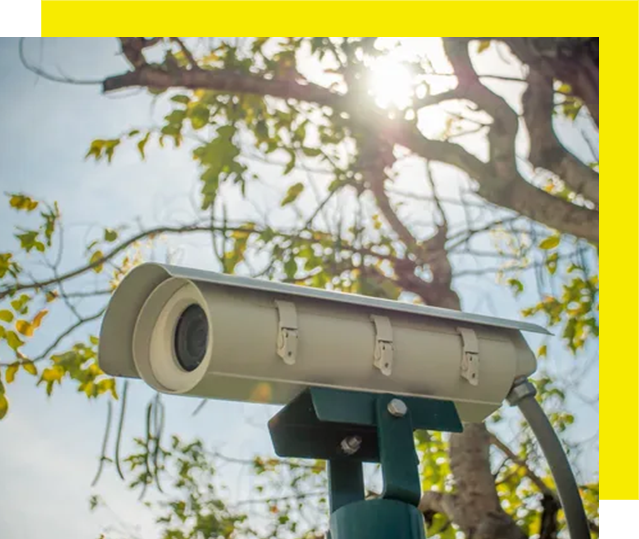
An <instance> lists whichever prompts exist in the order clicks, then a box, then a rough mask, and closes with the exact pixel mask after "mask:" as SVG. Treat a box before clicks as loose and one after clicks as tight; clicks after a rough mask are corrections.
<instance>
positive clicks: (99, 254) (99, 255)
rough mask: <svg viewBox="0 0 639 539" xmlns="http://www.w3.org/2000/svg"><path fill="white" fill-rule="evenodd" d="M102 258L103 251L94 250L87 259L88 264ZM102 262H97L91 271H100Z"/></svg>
mask: <svg viewBox="0 0 639 539" xmlns="http://www.w3.org/2000/svg"><path fill="white" fill-rule="evenodd" d="M103 258H104V253H102V251H96V252H95V253H93V254H92V255H91V258H90V259H89V264H96V263H97V262H98V261H99V260H102V259H103ZM103 266H104V264H102V263H100V264H97V265H96V266H95V267H94V268H93V271H95V272H96V273H100V272H101V271H102V268H103Z"/></svg>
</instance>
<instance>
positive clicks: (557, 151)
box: [522, 67, 599, 203]
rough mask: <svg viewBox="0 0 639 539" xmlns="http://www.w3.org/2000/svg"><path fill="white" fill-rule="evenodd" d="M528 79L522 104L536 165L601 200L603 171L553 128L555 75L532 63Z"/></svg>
mask: <svg viewBox="0 0 639 539" xmlns="http://www.w3.org/2000/svg"><path fill="white" fill-rule="evenodd" d="M527 81H528V87H527V88H526V91H525V92H524V95H523V97H522V105H523V115H524V120H525V122H526V127H527V128H528V133H529V135H530V154H529V156H528V158H529V160H530V162H531V163H532V165H533V166H534V167H536V168H544V169H546V170H549V171H551V172H553V173H555V174H556V175H557V176H559V177H560V178H561V179H562V180H563V181H564V182H565V183H566V185H567V186H568V187H569V188H570V189H571V190H572V191H574V192H575V193H578V194H581V195H583V196H585V197H586V198H587V199H588V200H591V201H592V202H594V203H598V202H599V174H597V173H596V172H595V171H594V170H592V169H591V168H590V167H589V166H587V165H585V164H584V163H582V162H581V161H579V160H578V159H577V158H576V157H575V156H574V155H573V154H572V153H570V152H569V151H568V150H567V149H566V148H565V147H564V146H563V144H561V142H560V141H559V139H558V138H557V135H556V134H555V130H554V129H553V125H552V115H553V107H554V91H553V80H552V78H551V77H548V76H547V75H544V74H543V73H542V72H541V71H539V70H537V69H535V68H533V67H531V68H530V71H529V73H528V77H527Z"/></svg>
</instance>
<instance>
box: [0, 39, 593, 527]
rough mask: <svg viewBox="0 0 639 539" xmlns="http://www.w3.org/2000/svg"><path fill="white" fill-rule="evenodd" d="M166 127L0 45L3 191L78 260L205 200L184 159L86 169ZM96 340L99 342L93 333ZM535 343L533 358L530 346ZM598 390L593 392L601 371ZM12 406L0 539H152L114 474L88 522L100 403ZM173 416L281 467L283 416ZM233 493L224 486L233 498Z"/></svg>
mask: <svg viewBox="0 0 639 539" xmlns="http://www.w3.org/2000/svg"><path fill="white" fill-rule="evenodd" d="M27 51H28V54H29V57H30V58H32V59H34V60H36V61H40V60H41V61H42V63H43V64H44V65H47V66H52V67H54V69H56V68H59V69H60V70H61V71H60V72H61V73H64V74H65V75H69V76H76V77H78V78H100V77H102V76H104V75H105V74H112V73H118V72H121V71H124V70H125V69H126V65H125V63H124V62H123V60H122V59H121V58H120V57H119V56H118V55H117V48H116V44H115V41H114V40H113V39H111V38H74V39H62V40H30V41H29V42H28V43H27ZM157 113H158V112H157V110H154V108H153V106H152V103H151V101H150V100H149V98H148V97H147V96H145V95H144V94H143V93H141V92H136V91H127V92H124V93H123V94H117V95H115V96H111V97H105V96H103V95H101V94H100V91H99V87H96V86H70V85H64V84H59V83H52V82H49V81H46V80H43V79H41V78H38V77H37V76H36V75H34V74H33V73H30V72H28V71H27V70H26V69H25V68H24V67H23V66H22V65H21V63H20V60H19V56H18V42H17V40H13V39H7V38H3V39H0V118H1V119H2V120H1V122H0V164H1V165H0V191H1V192H15V191H24V192H27V193H33V194H35V195H36V196H37V197H39V198H42V199H46V200H57V201H58V203H59V205H60V208H61V210H62V212H63V215H64V219H65V223H66V224H65V233H66V235H67V240H66V242H67V243H66V244H67V245H68V246H69V249H68V251H69V252H70V253H73V252H74V249H75V252H76V253H78V252H80V249H79V248H78V246H81V245H85V244H86V242H87V237H89V236H91V235H95V234H96V233H98V232H99V231H100V230H101V229H102V228H103V227H105V226H110V225H116V224H118V223H121V222H125V221H133V220H135V219H139V220H140V221H141V222H143V223H144V224H145V225H151V224H154V223H158V222H166V221H167V220H180V219H188V218H189V217H190V216H192V207H193V206H192V205H193V200H194V199H196V198H197V182H196V181H195V178H197V175H198V171H197V167H196V164H195V162H194V161H193V160H192V159H191V157H190V155H189V153H188V152H186V151H171V150H165V151H153V150H151V151H150V155H149V159H148V160H147V162H144V163H143V162H141V161H140V159H139V156H138V155H137V153H136V152H135V151H134V150H133V149H132V150H128V149H123V151H121V152H119V154H118V155H117V158H116V159H115V160H114V162H113V164H112V165H110V166H107V165H106V164H95V163H93V162H91V161H87V160H85V159H84V155H85V153H86V151H87V149H88V145H89V143H90V141H91V140H93V139H95V138H100V137H108V136H111V135H116V134H119V133H121V132H123V131H124V130H127V129H131V128H134V127H136V126H144V125H149V123H151V122H152V121H153V120H154V119H156V118H157ZM407 177H408V178H409V176H408V174H407ZM409 179H410V178H409ZM407 181H408V180H407ZM269 193H270V194H269ZM279 196H280V194H279V193H278V192H275V191H273V190H265V192H264V198H265V199H266V200H268V197H274V198H273V199H274V200H275V199H278V197H279ZM15 222H16V220H15V215H13V214H11V215H10V214H9V210H8V208H7V205H6V202H0V251H3V250H7V249H10V248H11V245H12V242H13V239H12V227H13V223H15ZM7 225H8V226H7ZM175 246H176V247H178V245H177V244H176V245H175ZM179 247H180V248H181V255H180V263H182V264H184V265H192V266H196V267H202V268H206V267H210V264H211V257H210V256H209V255H208V254H206V253H209V252H210V251H207V249H210V247H208V246H207V245H206V240H205V239H202V240H197V241H191V242H189V243H188V244H187V245H179ZM203 247H206V248H203ZM74 256H75V255H72V254H71V255H70V256H69V257H68V259H65V262H64V264H65V265H66V267H68V268H70V267H72V266H74V265H75V264H77V262H78V260H77V258H74ZM460 286H461V285H460ZM461 291H462V295H463V297H464V300H465V306H466V309H467V310H470V311H474V312H480V313H484V314H492V315H499V316H501V317H506V318H520V314H519V311H520V309H521V306H522V303H521V302H525V301H529V300H531V299H532V298H530V297H526V296H524V297H522V298H520V302H518V301H517V300H515V299H514V298H513V297H512V295H511V294H510V292H509V291H508V290H506V289H504V288H502V287H500V286H498V285H496V284H494V283H485V282H483V281H482V282H481V283H479V282H477V283H473V282H472V281H466V282H464V284H463V288H462V290H461ZM486 297H490V298H491V301H490V302H488V301H486ZM88 307H90V304H89V305H88ZM89 310H90V309H89ZM56 314H59V317H56ZM65 316H67V314H65V313H63V312H62V311H59V312H58V313H56V311H55V310H54V309H52V312H51V314H50V315H49V319H48V320H47V325H46V326H43V330H42V331H43V334H42V335H41V336H40V338H42V339H43V340H46V338H47V337H49V338H50V337H51V336H52V335H56V334H57V333H58V332H59V331H60V330H61V329H62V328H64V327H66V325H67V323H68V322H69V320H68V319H65ZM97 327H98V326H97V324H95V325H93V326H92V328H91V331H92V332H94V333H95V332H97ZM34 340H35V339H34ZM42 342H43V341H42ZM530 342H531V343H532V344H533V345H535V347H536V345H537V344H538V341H535V340H534V339H533V338H531V341H530ZM37 344H38V343H37V342H36V345H37ZM533 349H535V348H533ZM554 349H555V350H556V351H557V356H556V358H555V359H556V361H557V365H559V366H562V365H563V366H566V365H567V366H568V368H569V366H570V364H571V363H570V361H572V360H571V359H569V358H567V357H566V355H565V353H562V352H561V351H560V347H559V346H555V347H554ZM0 353H2V350H0ZM591 378H592V380H591V386H592V387H593V388H596V387H597V385H598V374H597V372H596V371H595V372H594V374H591ZM151 395H152V393H151V392H150V391H149V390H148V389H147V388H145V387H144V386H143V384H141V383H135V384H134V390H133V391H132V393H131V400H130V410H131V412H130V413H129V416H128V419H127V425H126V431H125V438H131V437H132V436H133V435H135V434H141V433H142V427H143V425H142V415H143V414H142V410H143V409H144V406H145V405H146V402H147V400H148V398H149V397H150V396H151ZM9 396H10V399H11V410H10V412H9V414H8V416H7V418H6V419H5V420H3V421H2V422H0V477H1V478H2V481H1V483H0V536H1V537H7V538H10V539H21V538H23V537H24V538H30V537H38V536H45V535H46V536H49V537H65V538H66V539H93V538H97V537H98V535H99V533H100V531H101V530H102V529H103V528H104V526H106V525H109V524H112V523H113V522H114V521H115V520H116V518H117V519H120V520H122V521H123V522H125V523H128V524H133V525H135V526H137V527H139V531H140V536H141V537H144V538H145V539H146V538H149V539H150V538H152V537H155V533H156V528H155V525H154V523H153V514H152V513H151V512H149V511H147V510H146V509H144V508H143V506H141V505H140V504H138V503H137V502H136V495H134V494H133V493H131V492H129V491H128V490H127V489H126V488H125V487H124V485H123V484H122V482H121V481H120V480H119V479H117V478H116V476H115V473H113V472H112V471H110V472H109V473H105V474H103V479H102V480H101V482H100V484H99V485H98V489H97V491H98V492H99V493H100V495H101V496H102V497H103V498H104V499H105V500H107V502H108V503H109V506H110V508H111V510H112V512H109V511H99V512H97V513H91V512H89V510H88V501H87V500H88V496H89V495H90V494H91V492H92V490H91V487H90V483H91V480H92V478H93V475H94V473H95V470H96V467H97V463H98V457H99V452H100V444H101V440H102V435H103V429H104V417H105V410H106V405H105V402H104V400H98V401H94V402H87V399H86V398H85V397H83V396H81V395H78V394H77V393H76V392H75V391H74V390H72V389H70V388H64V387H63V388H61V389H57V390H56V391H55V393H54V395H53V397H52V398H51V399H47V397H46V395H45V393H44V391H43V389H42V388H35V387H34V383H33V379H32V378H30V377H27V376H25V375H24V373H21V375H19V376H18V378H17V381H16V382H15V384H13V385H12V386H10V387H9ZM165 402H167V414H168V415H167V426H166V432H169V433H171V432H179V433H180V434H181V435H182V436H183V437H185V438H188V437H190V436H201V437H202V438H204V440H205V441H206V442H207V444H209V445H210V446H213V447H216V448H218V449H219V450H220V451H222V452H223V453H225V454H228V455H235V456H239V455H243V456H249V455H252V454H272V449H271V446H270V440H269V438H268V433H267V431H266V420H267V419H268V418H269V417H270V416H271V415H272V414H273V413H274V411H275V410H276V409H275V408H274V407H267V406H258V405H246V404H239V403H226V402H215V401H213V402H210V403H209V404H208V405H207V406H206V407H205V408H204V410H203V411H202V413H200V414H198V415H196V416H192V411H193V409H194V408H195V406H196V405H197V401H194V400H193V399H189V398H183V397H170V398H169V399H167V400H166V401H165ZM575 402H576V401H575ZM575 406H577V404H575ZM593 418H594V420H595V421H596V420H597V418H596V415H593V412H592V411H587V410H584V411H583V413H582V414H581V417H580V421H582V422H583V423H584V424H583V426H581V427H579V426H578V427H579V428H578V429H577V430H576V436H578V435H582V434H583V435H585V434H584V433H587V432H588V428H587V425H586V424H587V423H588V422H592V421H593ZM596 458H597V457H596V455H592V454H591V455H590V456H589V457H588V459H587V460H586V462H584V463H583V466H584V470H586V472H585V473H586V474H587V475H590V474H592V472H594V471H595V470H596V468H597V463H596ZM236 479H237V478H235V477H231V476H229V480H230V481H231V483H232V484H234V483H233V482H234V481H236ZM240 490H242V489H241V488H238V489H237V492H235V496H239V494H238V492H239V491H240Z"/></svg>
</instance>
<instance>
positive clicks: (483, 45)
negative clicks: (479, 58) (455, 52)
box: [477, 39, 490, 54]
mask: <svg viewBox="0 0 639 539" xmlns="http://www.w3.org/2000/svg"><path fill="white" fill-rule="evenodd" d="M489 47H490V39H482V40H480V42H479V43H478V44H477V54H480V53H482V52H484V51H485V50H486V49H488V48H489Z"/></svg>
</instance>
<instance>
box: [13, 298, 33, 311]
mask: <svg viewBox="0 0 639 539" xmlns="http://www.w3.org/2000/svg"><path fill="white" fill-rule="evenodd" d="M30 299H31V298H30V297H29V296H27V295H26V294H22V295H21V296H20V297H19V298H18V299H14V300H13V301H12V302H11V306H12V307H13V310H14V311H16V312H18V313H20V314H26V313H27V311H28V310H29V307H28V306H27V303H28V301H29V300H30Z"/></svg>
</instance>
